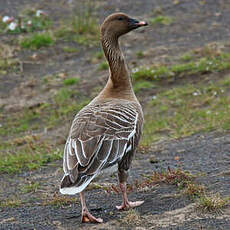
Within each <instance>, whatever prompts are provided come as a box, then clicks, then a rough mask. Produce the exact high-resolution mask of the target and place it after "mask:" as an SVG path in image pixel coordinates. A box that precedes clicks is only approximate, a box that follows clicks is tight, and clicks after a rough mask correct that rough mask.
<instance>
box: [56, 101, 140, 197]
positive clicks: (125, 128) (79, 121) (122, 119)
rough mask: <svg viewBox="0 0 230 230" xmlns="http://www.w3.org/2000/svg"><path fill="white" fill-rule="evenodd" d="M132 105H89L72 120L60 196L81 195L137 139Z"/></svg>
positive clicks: (135, 110)
mask: <svg viewBox="0 0 230 230" xmlns="http://www.w3.org/2000/svg"><path fill="white" fill-rule="evenodd" d="M138 116H139V114H138V110H137V108H136V107H135V105H134V104H132V103H123V104H121V103H117V104H116V103H111V102H110V103H109V102H108V103H104V104H100V106H97V105H88V106H87V107H85V108H84V109H83V110H82V111H80V112H79V113H78V114H77V116H76V117H75V119H74V121H73V124H72V127H71V131H70V135H69V138H68V140H67V142H66V145H65V150H64V161H63V169H64V172H65V175H64V177H63V179H62V183H61V189H60V191H61V193H63V194H75V193H78V192H81V191H82V190H83V189H84V188H85V187H86V186H87V185H88V184H89V183H90V181H91V180H92V179H93V178H94V177H95V176H96V175H97V174H98V173H100V172H101V171H102V170H103V169H106V168H109V167H111V166H113V165H114V164H116V163H117V162H119V161H120V160H121V159H122V157H123V156H124V155H125V154H126V152H130V151H132V149H133V148H134V145H133V143H135V139H139V136H140V134H139V133H140V127H139V124H138V121H139V119H138Z"/></svg>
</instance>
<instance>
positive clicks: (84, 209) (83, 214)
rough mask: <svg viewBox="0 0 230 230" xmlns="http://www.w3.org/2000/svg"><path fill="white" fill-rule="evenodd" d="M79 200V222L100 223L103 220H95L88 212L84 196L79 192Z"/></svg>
mask: <svg viewBox="0 0 230 230" xmlns="http://www.w3.org/2000/svg"><path fill="white" fill-rule="evenodd" d="M80 199H81V206H82V212H81V222H82V223H89V222H91V223H102V222H103V220H102V219H101V218H96V217H94V216H93V215H92V214H91V213H90V212H89V210H88V208H87V207H86V203H85V196H84V193H83V192H80Z"/></svg>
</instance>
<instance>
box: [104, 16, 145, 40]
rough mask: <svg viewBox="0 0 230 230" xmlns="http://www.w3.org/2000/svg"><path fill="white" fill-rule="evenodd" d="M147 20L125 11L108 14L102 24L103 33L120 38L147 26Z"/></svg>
mask: <svg viewBox="0 0 230 230" xmlns="http://www.w3.org/2000/svg"><path fill="white" fill-rule="evenodd" d="M147 25H148V23H147V22H145V21H138V20H136V19H134V18H131V17H129V16H128V15H126V14H124V13H115V14H111V15H110V16H108V17H107V18H106V19H105V21H104V22H103V24H102V26H101V35H102V36H106V37H110V38H111V37H115V38H118V37H120V36H121V35H123V34H126V33H128V32H130V31H131V30H134V29H137V28H139V27H142V26H147Z"/></svg>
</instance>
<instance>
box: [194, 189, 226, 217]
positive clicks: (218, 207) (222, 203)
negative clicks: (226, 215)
mask: <svg viewBox="0 0 230 230" xmlns="http://www.w3.org/2000/svg"><path fill="white" fill-rule="evenodd" d="M227 205H229V197H226V198H222V197H221V196H220V194H218V193H217V194H210V195H204V196H201V197H200V199H199V200H198V202H197V207H198V208H199V209H201V210H202V211H205V212H215V213H218V212H221V211H222V209H223V208H225V207H226V206H227Z"/></svg>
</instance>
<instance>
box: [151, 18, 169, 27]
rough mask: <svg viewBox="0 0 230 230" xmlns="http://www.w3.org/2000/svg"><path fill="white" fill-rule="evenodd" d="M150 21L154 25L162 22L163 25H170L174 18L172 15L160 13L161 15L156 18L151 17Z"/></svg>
mask: <svg viewBox="0 0 230 230" xmlns="http://www.w3.org/2000/svg"><path fill="white" fill-rule="evenodd" d="M149 22H150V23H151V24H152V25H156V24H161V25H166V26H169V25H170V24H172V22H173V19H172V18H171V17H168V16H163V15H160V16H157V17H155V18H151V19H150V20H149Z"/></svg>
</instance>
